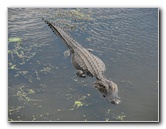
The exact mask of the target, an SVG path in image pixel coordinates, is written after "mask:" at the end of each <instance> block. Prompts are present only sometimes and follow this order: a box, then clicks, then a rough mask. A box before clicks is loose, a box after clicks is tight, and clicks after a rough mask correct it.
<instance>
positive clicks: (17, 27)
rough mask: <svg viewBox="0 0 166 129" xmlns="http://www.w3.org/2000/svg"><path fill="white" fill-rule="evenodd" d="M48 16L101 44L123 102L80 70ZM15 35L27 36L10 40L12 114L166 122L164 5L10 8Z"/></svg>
mask: <svg viewBox="0 0 166 129" xmlns="http://www.w3.org/2000/svg"><path fill="white" fill-rule="evenodd" d="M42 17H44V18H46V19H48V20H50V21H52V22H55V23H56V24H58V25H59V26H62V27H63V28H64V29H65V30H66V31H67V32H68V33H69V34H70V35H71V36H72V37H73V38H74V39H76V41H78V42H79V43H80V44H81V45H82V46H83V47H85V48H91V49H93V50H94V52H93V54H95V55H96V56H98V57H99V58H101V59H102V60H103V62H104V63H105V65H106V72H105V75H106V76H107V78H111V79H112V80H113V81H114V82H115V83H117V85H118V87H119V96H120V98H121V100H122V103H121V104H119V105H113V104H110V103H109V102H108V101H107V100H105V99H104V98H103V97H102V96H101V94H100V93H99V92H98V91H97V90H96V89H95V88H94V87H93V83H94V81H95V79H94V78H91V77H87V78H85V79H83V78H79V77H77V76H76V75H75V69H74V68H73V66H72V64H71V59H70V57H67V58H66V57H64V56H63V52H64V51H65V50H67V48H66V46H64V44H63V43H62V41H61V40H60V39H59V38H58V37H57V36H55V35H54V33H53V32H52V31H51V29H50V28H49V27H48V26H47V25H46V24H45V23H44V22H43V21H42V19H41V18H42ZM8 38H18V39H21V40H20V41H15V42H11V41H10V40H9V41H10V42H9V43H8V62H9V66H8V68H9V70H8V74H9V77H8V96H9V97H8V108H9V109H8V114H9V117H8V119H9V121H158V9H156V8H147V9H143V8H141V9H139V8H136V9H134V8H131V9H127V8H124V9H123V8H122V9H118V8H117V9H116V8H113V9H108V8H107V9H100V8H99V9H98V8H96V9H60V8H59V9H55V8H45V9H43V8H9V9H8Z"/></svg>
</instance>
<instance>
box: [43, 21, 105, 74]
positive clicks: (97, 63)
mask: <svg viewBox="0 0 166 129" xmlns="http://www.w3.org/2000/svg"><path fill="white" fill-rule="evenodd" d="M43 20H44V19H43ZM44 21H45V22H46V23H47V24H48V26H49V27H50V28H51V29H52V30H53V32H54V33H55V34H56V35H57V36H59V37H60V38H61V39H62V40H63V41H64V43H65V45H66V46H67V47H68V48H69V49H70V50H71V52H72V63H73V66H74V67H75V68H76V69H77V70H81V71H83V72H84V73H85V74H87V75H90V76H92V77H98V76H99V75H101V74H103V72H104V71H105V64H104V63H103V61H102V60H100V59H99V58H98V57H96V56H95V55H93V54H92V53H91V52H89V51H88V50H87V49H85V48H83V47H82V46H81V45H80V44H79V43H77V41H75V40H74V39H73V38H72V37H71V36H69V34H67V33H66V32H65V31H64V30H63V29H62V28H61V27H59V26H57V25H55V24H53V23H51V22H49V21H48V20H44Z"/></svg>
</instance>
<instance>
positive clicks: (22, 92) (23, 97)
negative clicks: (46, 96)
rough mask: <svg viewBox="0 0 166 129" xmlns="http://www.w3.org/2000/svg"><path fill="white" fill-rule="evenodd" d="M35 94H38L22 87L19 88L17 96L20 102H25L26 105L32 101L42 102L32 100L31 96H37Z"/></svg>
mask: <svg viewBox="0 0 166 129" xmlns="http://www.w3.org/2000/svg"><path fill="white" fill-rule="evenodd" d="M35 93H36V92H35V91H34V90H33V89H26V88H25V86H20V87H19V88H18V91H17V93H16V96H17V97H18V99H19V100H20V101H23V102H25V103H27V102H30V101H41V100H36V99H31V98H30V97H29V95H30V94H35Z"/></svg>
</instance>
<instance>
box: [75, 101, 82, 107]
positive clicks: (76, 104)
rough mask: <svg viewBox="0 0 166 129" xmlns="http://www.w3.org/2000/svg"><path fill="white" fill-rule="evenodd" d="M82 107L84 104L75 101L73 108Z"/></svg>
mask: <svg viewBox="0 0 166 129" xmlns="http://www.w3.org/2000/svg"><path fill="white" fill-rule="evenodd" d="M83 105H84V104H83V103H82V102H81V101H75V102H74V105H73V106H74V107H77V108H79V107H81V106H83Z"/></svg>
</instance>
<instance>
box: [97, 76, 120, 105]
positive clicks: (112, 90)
mask: <svg viewBox="0 0 166 129" xmlns="http://www.w3.org/2000/svg"><path fill="white" fill-rule="evenodd" d="M95 88H96V89H98V90H99V91H100V92H101V93H102V95H103V97H105V98H107V99H108V101H109V102H111V103H112V104H119V103H120V102H121V101H120V98H119V97H118V87H117V85H116V84H115V83H114V82H113V81H110V80H108V79H106V78H101V79H97V81H96V82H95Z"/></svg>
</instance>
